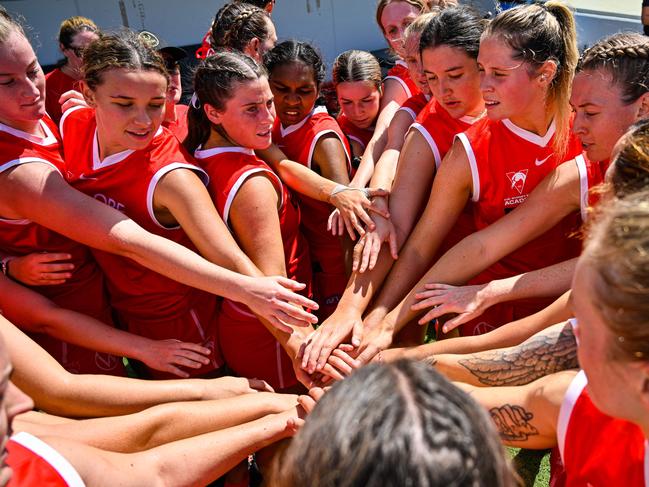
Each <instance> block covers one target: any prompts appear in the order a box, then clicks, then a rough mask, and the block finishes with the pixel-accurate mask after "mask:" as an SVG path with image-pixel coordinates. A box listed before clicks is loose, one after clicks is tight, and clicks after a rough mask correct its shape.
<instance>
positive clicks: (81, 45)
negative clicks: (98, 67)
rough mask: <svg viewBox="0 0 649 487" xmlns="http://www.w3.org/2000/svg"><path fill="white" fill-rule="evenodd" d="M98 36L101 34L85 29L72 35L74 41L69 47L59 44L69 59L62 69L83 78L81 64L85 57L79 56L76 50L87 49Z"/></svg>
mask: <svg viewBox="0 0 649 487" xmlns="http://www.w3.org/2000/svg"><path fill="white" fill-rule="evenodd" d="M98 38H99V36H98V35H97V33H96V32H91V31H89V30H84V31H81V32H78V33H76V34H75V35H73V36H72V42H70V46H69V47H65V46H64V45H63V44H59V47H60V48H61V52H62V53H63V55H64V56H65V57H66V59H67V62H66V63H65V64H64V65H63V67H62V68H61V70H62V71H64V72H65V73H66V74H67V75H69V76H72V77H73V78H75V79H81V65H82V64H83V59H82V58H81V56H77V53H76V52H75V51H76V50H77V49H85V48H86V47H88V45H89V44H90V43H91V42H92V41H94V40H97V39H98Z"/></svg>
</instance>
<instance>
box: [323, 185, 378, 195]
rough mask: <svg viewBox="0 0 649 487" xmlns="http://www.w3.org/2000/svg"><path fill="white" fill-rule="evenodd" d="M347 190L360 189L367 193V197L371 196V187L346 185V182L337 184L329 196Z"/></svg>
mask: <svg viewBox="0 0 649 487" xmlns="http://www.w3.org/2000/svg"><path fill="white" fill-rule="evenodd" d="M347 190H350V191H360V192H361V193H363V194H364V195H365V197H366V198H369V197H370V190H369V188H352V187H350V186H345V185H344V184H336V186H335V187H334V189H333V190H332V191H331V194H330V195H329V197H332V196H333V195H335V194H338V193H342V192H343V191H347Z"/></svg>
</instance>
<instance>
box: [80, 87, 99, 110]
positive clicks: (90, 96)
mask: <svg viewBox="0 0 649 487" xmlns="http://www.w3.org/2000/svg"><path fill="white" fill-rule="evenodd" d="M81 94H82V95H83V98H84V100H86V103H87V104H88V106H89V107H90V108H96V107H97V102H96V101H95V92H94V91H92V89H90V87H89V86H88V84H87V83H86V82H85V81H81Z"/></svg>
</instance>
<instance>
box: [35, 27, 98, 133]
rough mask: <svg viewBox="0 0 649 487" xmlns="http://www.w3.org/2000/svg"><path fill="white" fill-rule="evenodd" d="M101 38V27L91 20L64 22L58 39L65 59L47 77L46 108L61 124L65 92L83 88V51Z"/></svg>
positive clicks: (55, 120) (53, 118)
mask: <svg viewBox="0 0 649 487" xmlns="http://www.w3.org/2000/svg"><path fill="white" fill-rule="evenodd" d="M97 37H99V29H98V28H97V26H96V25H95V23H94V22H93V21H92V20H90V19H87V18H85V17H70V18H69V19H65V20H64V21H63V22H61V27H60V28H59V37H58V40H59V49H60V50H61V52H62V53H63V55H64V56H65V62H64V64H63V65H61V66H60V67H58V68H56V69H53V70H52V71H50V72H49V73H47V75H46V76H45V93H46V97H45V99H46V102H45V110H46V111H47V114H48V115H49V116H50V117H51V118H52V120H54V122H56V123H57V124H58V123H59V120H61V115H63V113H62V112H61V105H60V104H59V98H61V95H62V94H63V93H66V92H68V91H70V90H78V89H79V81H80V80H81V78H82V73H81V63H82V57H81V56H82V54H83V50H84V49H85V48H86V47H87V46H88V44H90V43H91V42H92V41H94V40H95V39H97Z"/></svg>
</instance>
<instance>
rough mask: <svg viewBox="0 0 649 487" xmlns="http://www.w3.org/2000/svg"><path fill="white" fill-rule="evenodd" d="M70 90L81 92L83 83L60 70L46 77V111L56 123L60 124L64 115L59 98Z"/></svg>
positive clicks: (55, 70)
mask: <svg viewBox="0 0 649 487" xmlns="http://www.w3.org/2000/svg"><path fill="white" fill-rule="evenodd" d="M70 90H77V91H81V82H80V81H79V80H76V79H74V78H72V77H71V76H68V75H67V74H65V73H64V72H63V71H61V69H59V68H56V69H53V70H52V71H50V72H49V73H47V74H46V75H45V111H46V112H47V114H48V115H49V116H50V117H52V120H54V122H56V123H59V120H61V115H63V114H62V113H61V104H60V103H59V98H61V95H62V94H63V93H65V92H66V91H70Z"/></svg>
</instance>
